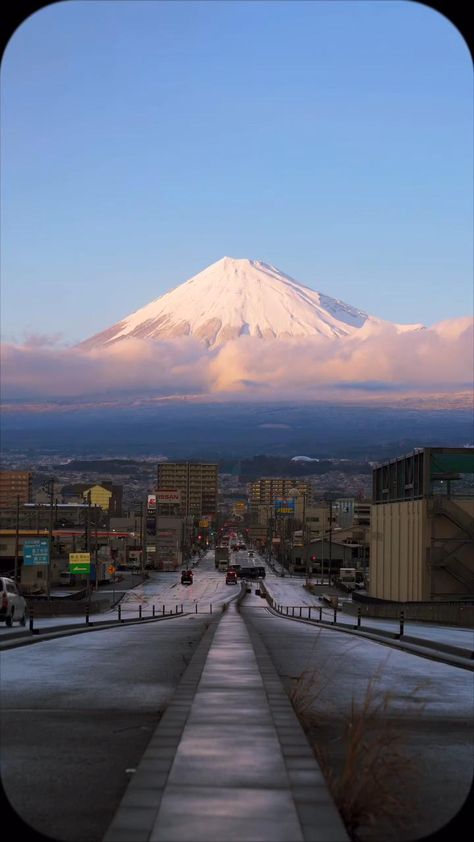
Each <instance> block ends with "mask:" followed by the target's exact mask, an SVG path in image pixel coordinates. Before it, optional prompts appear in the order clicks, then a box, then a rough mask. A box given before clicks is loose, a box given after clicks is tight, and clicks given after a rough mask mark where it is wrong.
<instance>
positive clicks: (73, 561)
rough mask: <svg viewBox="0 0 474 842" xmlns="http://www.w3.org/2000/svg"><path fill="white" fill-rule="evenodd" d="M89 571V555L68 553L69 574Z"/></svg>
mask: <svg viewBox="0 0 474 842" xmlns="http://www.w3.org/2000/svg"><path fill="white" fill-rule="evenodd" d="M90 569H91V554H90V553H69V572H70V573H89V572H90Z"/></svg>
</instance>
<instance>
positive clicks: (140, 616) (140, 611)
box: [138, 605, 142, 620]
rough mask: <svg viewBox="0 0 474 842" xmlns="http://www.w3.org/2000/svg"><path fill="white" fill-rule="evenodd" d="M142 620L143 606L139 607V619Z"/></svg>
mask: <svg viewBox="0 0 474 842" xmlns="http://www.w3.org/2000/svg"><path fill="white" fill-rule="evenodd" d="M141 618H142V606H141V605H139V606H138V619H139V620H141Z"/></svg>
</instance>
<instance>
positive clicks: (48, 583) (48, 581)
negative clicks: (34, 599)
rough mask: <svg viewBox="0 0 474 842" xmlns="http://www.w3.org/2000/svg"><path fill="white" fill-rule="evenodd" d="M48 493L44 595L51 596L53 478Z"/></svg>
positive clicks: (49, 483) (49, 482)
mask: <svg viewBox="0 0 474 842" xmlns="http://www.w3.org/2000/svg"><path fill="white" fill-rule="evenodd" d="M48 493H49V562H48V564H47V567H46V593H47V596H48V599H49V597H50V596H51V564H52V561H53V518H54V477H51V479H50V480H49V481H48Z"/></svg>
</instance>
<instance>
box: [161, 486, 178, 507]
mask: <svg viewBox="0 0 474 842" xmlns="http://www.w3.org/2000/svg"><path fill="white" fill-rule="evenodd" d="M155 496H156V502H157V503H160V504H162V503H172V504H177V503H181V491H179V490H178V489H176V488H159V489H158V490H157V492H156V494H155Z"/></svg>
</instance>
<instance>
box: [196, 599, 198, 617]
mask: <svg viewBox="0 0 474 842" xmlns="http://www.w3.org/2000/svg"><path fill="white" fill-rule="evenodd" d="M197 612H198V604H197V602H196V614H197Z"/></svg>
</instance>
